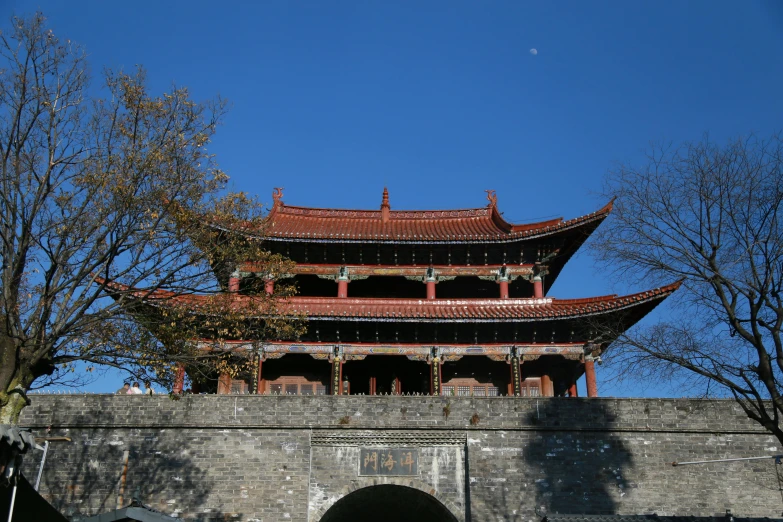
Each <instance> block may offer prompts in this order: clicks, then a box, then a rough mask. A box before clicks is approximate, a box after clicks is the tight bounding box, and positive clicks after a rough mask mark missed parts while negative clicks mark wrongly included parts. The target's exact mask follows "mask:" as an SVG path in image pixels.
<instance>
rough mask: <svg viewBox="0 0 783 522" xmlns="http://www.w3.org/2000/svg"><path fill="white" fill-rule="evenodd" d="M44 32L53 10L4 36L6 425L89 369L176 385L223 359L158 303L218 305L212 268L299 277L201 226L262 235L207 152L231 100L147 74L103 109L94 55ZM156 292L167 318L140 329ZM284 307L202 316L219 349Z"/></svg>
mask: <svg viewBox="0 0 783 522" xmlns="http://www.w3.org/2000/svg"><path fill="white" fill-rule="evenodd" d="M45 24H46V22H45V19H44V17H43V16H42V15H41V14H40V13H38V14H36V15H34V16H31V17H28V18H13V19H12V20H11V27H10V30H9V31H8V32H4V33H2V34H0V56H1V58H0V187H1V188H2V190H1V191H0V256H1V257H2V269H1V271H0V277H1V280H2V288H0V423H8V422H15V421H16V419H17V418H18V415H19V412H20V411H21V409H22V408H23V407H24V405H25V404H26V400H27V398H26V392H27V391H28V390H30V389H31V387H42V386H46V385H50V384H52V383H60V384H62V383H65V384H68V383H70V384H74V383H77V382H78V381H79V378H78V375H79V372H74V365H76V364H79V363H84V365H86V367H87V368H88V369H89V368H93V367H100V366H101V365H103V366H104V367H105V366H112V367H116V368H122V369H124V370H127V371H129V372H131V373H132V374H133V375H136V376H139V377H140V376H154V377H155V378H156V380H157V381H158V382H163V383H170V381H171V379H172V370H173V368H174V367H175V366H176V365H177V364H181V363H188V364H196V363H199V364H200V363H204V362H205V361H207V362H208V361H209V359H210V357H205V356H204V355H205V354H203V353H198V352H196V351H195V349H194V347H193V346H192V344H191V343H188V342H187V340H188V339H189V338H193V337H194V336H195V335H196V334H197V333H198V327H199V325H201V323H200V322H199V321H200V319H199V320H197V318H196V316H195V315H194V314H193V313H192V311H188V310H185V309H184V308H183V307H177V306H173V305H171V306H160V305H161V303H162V299H161V296H162V295H165V296H167V297H168V298H171V299H174V300H175V301H176V300H177V298H179V297H181V296H183V295H190V294H192V293H193V292H195V291H199V292H200V293H204V294H206V295H210V294H215V295H217V294H219V293H220V292H221V290H224V289H222V288H221V287H220V284H219V283H218V281H217V280H216V278H215V277H214V274H213V271H212V264H214V263H223V264H225V262H226V261H227V260H230V259H238V258H240V257H241V258H245V259H250V260H257V261H258V262H261V263H265V264H266V266H267V269H268V272H269V273H271V274H275V273H284V272H285V271H286V269H287V268H288V267H289V263H288V262H287V261H285V260H284V259H282V258H280V257H278V256H270V255H269V254H267V253H265V252H264V251H263V249H262V246H261V245H260V244H253V243H250V242H248V241H246V240H242V241H239V240H232V239H231V238H222V239H221V240H220V241H215V240H214V239H215V237H214V233H213V232H212V231H210V230H211V229H209V228H205V227H203V222H204V220H205V219H207V216H209V218H210V219H221V220H224V221H230V220H235V219H240V220H242V221H243V222H245V224H246V225H251V226H261V223H262V222H261V221H260V220H261V214H260V211H259V210H260V207H259V205H258V204H256V203H255V202H254V201H252V200H249V199H248V198H247V197H245V196H244V195H242V194H228V195H225V196H222V197H221V196H220V194H222V193H224V189H225V188H226V184H227V181H228V177H227V176H226V174H225V173H223V172H222V171H221V170H220V169H219V168H218V167H217V165H216V163H215V158H214V156H213V155H211V154H210V153H209V152H208V151H207V145H208V144H209V142H210V139H211V137H212V136H213V134H214V133H215V129H216V126H217V125H218V123H219V122H220V119H221V117H222V116H223V115H224V114H225V109H226V105H225V103H224V102H223V101H222V100H220V99H216V100H212V101H208V102H204V103H199V102H194V101H193V100H191V99H190V96H189V94H188V91H187V89H183V88H173V89H172V90H171V92H169V93H166V94H163V95H161V96H152V95H150V93H149V92H148V90H147V87H146V85H145V75H144V71H143V70H141V69H139V70H136V71H135V72H133V73H132V74H128V73H124V72H112V71H109V72H107V73H106V74H105V75H104V76H103V77H102V80H103V81H104V84H103V87H102V90H101V89H97V91H98V92H99V93H101V94H102V95H103V97H96V96H94V95H93V94H92V92H94V91H91V90H90V89H89V86H90V77H89V73H88V68H87V64H86V61H85V53H84V50H83V49H82V48H80V47H79V46H78V45H76V44H74V43H72V42H71V41H70V40H62V39H60V38H58V37H57V36H56V35H55V34H54V33H53V32H52V31H51V30H48V29H47V28H46V25H45ZM139 289H141V290H139ZM161 289H165V290H166V292H167V293H164V294H162V293H160V292H159V290H161ZM276 289H277V291H278V293H279V294H282V295H290V293H291V291H292V290H291V288H287V287H285V286H284V285H277V286H276ZM109 294H111V296H112V297H108V295H109ZM152 295H157V296H158V298H157V301H156V308H155V309H156V310H165V312H164V313H153V314H146V315H144V314H142V317H143V320H142V321H141V324H140V323H139V322H137V321H136V320H134V316H133V314H136V315H137V316H138V314H139V313H140V312H143V311H144V310H145V309H143V307H142V305H140V304H139V303H140V299H143V298H145V297H149V296H152ZM163 300H165V299H163ZM275 301H276V300H275V299H273V298H265V297H263V296H261V297H259V298H258V299H256V300H254V301H253V302H252V303H245V304H243V306H242V307H237V306H236V303H235V302H233V301H232V299H230V298H220V297H217V296H216V297H214V298H212V299H211V300H209V301H208V303H207V304H204V305H203V306H202V311H203V312H206V311H208V312H209V313H210V314H211V317H213V319H212V324H211V325H210V327H211V328H212V329H213V331H214V332H215V333H216V338H220V334H223V335H239V333H238V332H237V328H240V327H243V326H246V325H247V317H249V316H250V315H252V314H254V313H257V312H259V311H263V312H264V313H266V314H274V312H275ZM173 302H174V301H172V303H173ZM145 306H147V305H145ZM204 307H208V310H206V309H204ZM149 308H150V307H149V306H147V308H146V310H148V309H149ZM221 321H222V322H221ZM218 323H220V324H218ZM288 327H289V325H288V323H286V322H285V321H279V322H278V323H273V324H267V325H266V326H265V327H264V328H266V329H265V330H263V331H261V332H258V331H256V332H254V333H256V334H259V335H264V334H265V333H269V329H270V328H271V329H275V328H277V329H281V328H282V329H285V328H288ZM153 334H154V335H153ZM160 341H163V342H160ZM213 359H214V360H215V361H218V360H219V361H221V364H225V361H224V359H225V358H222V359H221V358H220V357H218V355H217V354H216V355H215V356H214V357H213Z"/></svg>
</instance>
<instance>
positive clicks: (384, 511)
mask: <svg viewBox="0 0 783 522" xmlns="http://www.w3.org/2000/svg"><path fill="white" fill-rule="evenodd" d="M345 520H350V521H351V522H397V521H400V520H405V521H406V522H457V517H455V516H454V514H453V513H451V512H450V511H449V510H448V508H447V507H446V506H444V505H443V504H442V503H441V502H440V501H439V500H438V499H436V498H435V497H433V496H432V495H428V494H427V493H424V492H422V491H419V490H418V489H414V488H409V487H406V486H396V485H391V484H383V485H378V486H370V487H367V488H362V489H358V490H356V491H354V492H353V493H350V494H348V495H346V496H344V497H343V498H341V499H340V500H338V501H337V502H336V503H335V504H334V505H333V506H332V507H331V508H329V510H328V511H327V512H326V514H324V516H323V517H321V521H320V522H338V521H339V522H343V521H345Z"/></svg>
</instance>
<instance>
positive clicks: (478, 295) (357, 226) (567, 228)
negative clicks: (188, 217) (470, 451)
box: [175, 188, 679, 397]
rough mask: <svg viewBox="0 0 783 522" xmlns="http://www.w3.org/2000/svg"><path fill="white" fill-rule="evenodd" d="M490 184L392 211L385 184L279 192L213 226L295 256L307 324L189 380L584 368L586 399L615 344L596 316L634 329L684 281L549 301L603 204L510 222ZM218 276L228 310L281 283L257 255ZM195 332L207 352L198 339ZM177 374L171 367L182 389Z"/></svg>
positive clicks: (457, 386) (207, 385)
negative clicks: (364, 194) (347, 203)
mask: <svg viewBox="0 0 783 522" xmlns="http://www.w3.org/2000/svg"><path fill="white" fill-rule="evenodd" d="M486 192H487V199H488V201H489V203H488V204H487V205H486V206H485V207H481V208H471V209H459V210H432V211H430V210H427V211H420V210H417V211H409V210H392V208H391V204H390V202H389V193H388V190H387V189H384V190H383V198H382V202H381V205H380V208H379V209H378V210H343V209H329V208H308V207H299V206H290V205H287V204H285V203H284V202H283V199H282V196H283V191H282V189H279V188H278V189H275V191H274V193H273V199H274V204H273V206H272V208H271V210H270V212H269V214H268V216H267V218H266V219H265V222H264V224H263V226H262V227H260V228H253V227H232V228H228V229H227V228H225V227H223V228H221V226H220V225H218V224H208V225H207V226H210V227H213V228H215V229H220V233H221V234H239V235H241V236H242V237H244V238H247V239H249V240H254V241H258V240H260V241H263V244H264V248H265V249H267V250H269V251H270V252H271V253H275V254H281V255H283V256H285V257H287V258H289V259H291V260H293V261H295V262H296V266H295V268H294V269H293V270H292V272H291V273H289V274H285V275H284V276H283V277H285V278H289V279H292V280H293V282H294V283H295V284H296V286H297V288H298V295H296V296H294V297H290V298H288V299H287V300H286V302H285V303H284V304H283V305H282V306H285V307H286V310H287V311H288V312H293V313H297V314H302V315H304V316H306V317H307V323H306V324H307V328H306V332H305V333H304V334H302V335H301V336H300V337H299V338H296V339H273V340H268V339H265V340H263V341H259V340H255V339H233V340H229V341H221V343H222V346H223V347H224V348H225V347H226V345H227V344H228V345H230V348H231V350H245V349H246V350H252V351H253V352H254V354H255V364H254V365H253V369H252V371H249V372H248V373H247V374H245V375H239V376H237V377H234V378H231V377H230V376H228V375H227V374H223V375H219V376H217V375H216V376H215V378H214V379H211V380H210V379H202V380H200V381H198V380H196V378H193V377H192V379H193V387H194V391H201V392H207V393H210V392H216V393H260V394H287V395H322V394H333V395H344V394H345V395H347V394H364V395H382V394H391V395H400V394H414V395H417V394H421V395H430V394H431V395H456V396H465V395H468V396H479V397H486V396H519V397H537V396H569V397H576V396H577V394H578V393H577V386H576V383H577V380H578V379H579V378H580V377H581V376H582V375H585V381H586V388H587V390H586V392H587V396H589V397H595V396H597V393H598V392H597V385H596V378H595V367H594V365H595V363H596V362H600V355H601V354H602V352H603V351H604V350H605V349H606V347H607V346H608V344H609V343H610V342H611V340H612V339H606V338H602V337H601V334H600V333H599V332H600V331H601V326H602V325H609V324H611V325H612V327H613V328H614V329H615V330H616V328H617V325H619V326H620V329H621V330H622V329H627V328H629V327H630V326H632V325H633V324H634V323H636V322H637V321H639V320H640V319H641V318H642V317H643V316H644V315H645V314H647V313H648V312H650V311H651V310H652V309H653V308H655V306H657V305H658V304H659V303H660V302H662V301H663V299H665V298H666V297H667V296H669V295H670V294H671V293H672V292H674V291H675V290H676V289H677V287H678V286H679V284H678V283H675V284H672V285H668V286H665V287H661V288H657V289H654V290H649V291H646V292H641V293H637V294H632V295H626V296H616V295H608V296H602V297H593V298H587V299H559V298H554V297H551V296H550V295H549V289H550V288H551V287H552V285H553V284H554V282H555V280H556V279H557V276H558V275H559V274H560V272H561V270H562V269H563V267H564V266H565V264H566V263H567V262H568V260H569V259H570V258H571V256H573V255H574V253H575V252H576V251H577V250H578V249H579V247H580V246H582V244H583V243H584V242H585V240H586V239H587V238H588V237H589V235H590V234H591V233H592V232H593V231H594V230H595V229H596V228H597V227H598V226H599V225H600V223H601V222H602V221H603V220H604V219H605V218H606V217H607V215H608V214H609V213H610V211H611V209H612V203H611V202H610V203H609V204H607V205H606V206H604V207H603V208H601V209H599V210H598V211H596V212H593V213H592V214H588V215H585V216H581V217H577V218H574V219H570V220H563V219H562V218H560V219H552V220H548V221H543V222H538V223H528V224H512V223H508V222H507V221H506V220H505V219H503V217H502V215H501V213H500V212H499V210H498V206H497V197H496V195H495V192H494V191H486ZM215 273H216V276H217V277H218V279H219V281H220V284H221V287H222V288H223V289H224V291H225V292H229V293H230V294H231V295H232V296H233V300H234V301H233V302H236V303H237V306H244V305H248V304H252V302H253V300H254V299H256V297H254V296H257V295H258V294H259V293H260V292H266V293H273V292H274V285H275V281H274V280H272V279H271V278H270V277H269V276H268V275H267V274H265V273H264V270H263V267H262V266H256V265H255V264H254V263H252V262H243V261H242V260H236V261H235V262H233V263H232V265H231V266H230V267H228V268H227V267H225V266H221V267H215ZM289 282H290V280H289ZM197 297H198V296H195V298H197ZM193 299H194V296H188V300H187V303H190V304H191V305H192V303H193ZM258 320H263V318H261V317H259V318H258ZM198 342H199V343H200V344H201V345H202V347H203V349H205V350H212V349H215V344H216V343H215V341H213V340H211V339H209V338H208V337H206V336H205V338H204V339H200V340H199V341H198ZM185 370H186V369H184V368H183V369H182V371H183V372H184V371H185ZM183 381H184V375H182V374H180V378H179V379H178V382H177V384H176V385H175V392H177V391H181V390H182V383H183Z"/></svg>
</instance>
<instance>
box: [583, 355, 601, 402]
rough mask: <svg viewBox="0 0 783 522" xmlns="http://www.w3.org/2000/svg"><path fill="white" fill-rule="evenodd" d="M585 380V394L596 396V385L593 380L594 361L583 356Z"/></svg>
mask: <svg viewBox="0 0 783 522" xmlns="http://www.w3.org/2000/svg"><path fill="white" fill-rule="evenodd" d="M585 382H586V383H587V396H588V397H598V385H597V384H596V382H595V361H594V360H593V359H592V358H585Z"/></svg>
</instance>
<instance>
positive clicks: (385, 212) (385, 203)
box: [381, 187, 391, 223]
mask: <svg viewBox="0 0 783 522" xmlns="http://www.w3.org/2000/svg"><path fill="white" fill-rule="evenodd" d="M390 211H391V205H389V189H388V188H386V187H383V199H382V200H381V220H382V221H383V222H384V223H388V222H389V220H390V219H391V213H390Z"/></svg>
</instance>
